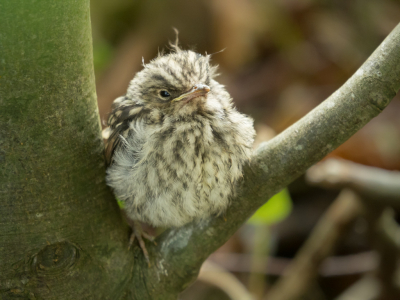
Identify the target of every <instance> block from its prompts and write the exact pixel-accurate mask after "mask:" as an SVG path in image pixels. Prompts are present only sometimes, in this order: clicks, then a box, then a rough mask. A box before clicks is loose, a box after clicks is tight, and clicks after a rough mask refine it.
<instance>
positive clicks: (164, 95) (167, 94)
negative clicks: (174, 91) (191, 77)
mask: <svg viewBox="0 0 400 300" xmlns="http://www.w3.org/2000/svg"><path fill="white" fill-rule="evenodd" d="M160 96H161V97H163V98H167V97H169V96H171V95H170V94H169V93H168V92H167V91H161V92H160Z"/></svg>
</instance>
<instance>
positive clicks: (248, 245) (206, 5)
mask: <svg viewBox="0 0 400 300" xmlns="http://www.w3.org/2000/svg"><path fill="white" fill-rule="evenodd" d="M91 14H92V30H93V43H94V49H93V51H94V64H95V73H96V84H97V95H98V102H99V110H100V115H101V119H102V122H103V125H104V124H105V123H104V122H105V121H106V119H107V114H108V113H109V111H110V107H111V103H112V101H113V100H114V99H115V98H117V97H119V96H121V95H123V94H124V93H125V91H126V89H127V86H128V83H129V81H130V80H131V79H132V78H133V76H134V74H135V73H136V72H137V71H139V70H140V69H141V63H142V57H143V59H144V61H145V62H148V61H149V60H151V59H152V58H154V57H155V56H156V55H157V53H158V51H159V50H161V49H165V50H167V51H168V47H167V46H168V41H171V40H174V39H175V33H174V31H173V28H177V29H178V30H179V40H180V44H181V46H182V48H189V49H194V50H196V51H197V52H199V53H203V54H204V53H206V52H207V53H216V52H218V53H216V54H215V55H213V56H212V62H213V63H214V64H218V65H219V67H220V69H219V71H220V74H221V75H220V76H219V77H218V78H217V80H218V81H219V82H221V83H223V84H224V85H226V87H227V90H228V91H229V92H230V94H231V96H232V97H233V99H234V102H235V104H236V106H237V107H238V109H239V110H240V111H242V112H244V113H246V114H248V115H250V116H252V117H253V118H254V119H255V126H256V129H257V133H258V136H257V141H256V144H258V143H259V142H260V141H263V140H267V139H270V138H271V137H273V136H274V134H277V133H279V132H281V131H283V130H284V129H285V128H287V127H288V126H290V125H291V124H292V123H294V122H296V121H297V120H298V119H300V118H301V117H302V116H304V115H305V114H306V113H308V112H309V111H310V110H311V109H313V108H314V107H315V106H317V105H318V104H319V103H320V102H322V101H323V100H324V99H325V98H327V97H328V96H329V95H330V94H331V93H333V92H334V91H335V90H336V89H337V88H339V87H340V86H341V85H342V84H343V83H344V82H345V81H346V80H347V79H348V78H349V77H350V76H351V75H352V74H353V73H354V72H355V71H356V70H357V68H358V67H359V66H360V65H361V64H362V63H363V62H364V61H365V60H366V59H367V58H368V56H369V55H370V54H371V53H372V52H373V51H374V49H375V48H376V47H377V46H378V45H379V44H380V42H381V41H382V40H383V39H384V38H385V37H386V35H387V34H388V33H389V32H390V31H391V30H392V29H393V28H394V27H395V26H396V25H397V23H398V22H399V20H400V3H399V1H395V0H379V1H372V0H354V1H349V0H320V1H312V0H215V1H214V0H192V1H187V0H165V1H159V0H146V1H144V0H141V1H139V0H114V1H108V0H96V1H92V3H91ZM223 49H224V51H222V52H220V51H221V50H223ZM399 116H400V100H399V96H397V97H396V99H394V100H393V101H392V103H391V104H390V105H389V106H388V107H387V108H386V109H385V110H384V112H383V113H382V114H381V115H379V116H378V117H377V118H375V119H374V120H372V121H371V122H370V123H369V124H368V125H367V126H365V127H364V128H363V129H362V130H361V131H359V132H358V133H357V134H356V135H355V136H353V137H352V138H351V139H350V140H349V141H348V142H346V143H345V144H343V145H342V146H341V147H339V148H338V149H337V150H335V151H334V152H333V153H332V154H330V156H334V157H341V158H345V159H349V160H353V161H355V162H359V163H362V164H366V165H372V166H377V167H381V168H385V169H390V170H396V169H397V170H398V169H400V117H399ZM266 184H267V183H266ZM289 192H290V196H291V199H292V201H293V207H292V204H291V202H290V196H289V195H288V194H287V191H286V192H284V194H283V195H281V198H282V199H283V200H281V201H283V204H281V205H277V206H278V207H281V208H280V209H279V208H278V209H277V210H276V214H277V216H275V217H274V216H268V217H266V218H267V219H268V220H266V222H264V223H263V222H262V221H261V222H259V221H256V222H254V219H253V222H251V223H249V224H247V225H246V226H244V227H243V228H242V229H241V230H240V231H239V233H237V234H236V235H235V236H234V237H233V238H232V239H231V240H230V241H229V242H228V243H227V244H226V245H225V246H223V247H222V248H221V249H220V250H219V251H218V253H219V255H218V257H222V256H221V255H223V254H226V255H233V254H235V255H238V256H235V257H236V258H237V259H239V260H240V259H242V261H241V262H242V264H241V265H242V266H243V267H240V268H239V267H237V266H236V267H235V266H232V265H229V263H228V264H227V263H225V264H224V268H225V269H227V270H228V271H232V272H233V274H234V275H235V278H237V279H238V280H239V281H240V282H242V283H243V285H244V286H245V287H246V289H249V290H250V291H251V292H252V294H253V295H255V299H257V297H258V298H260V296H257V295H261V294H263V293H264V292H265V290H266V289H267V288H268V286H269V285H270V284H271V283H272V282H273V281H274V280H275V278H276V276H278V275H280V271H279V268H278V271H276V270H275V271H271V270H265V272H264V273H263V274H261V275H260V274H258V273H257V274H255V273H254V272H252V263H251V262H252V257H253V258H254V257H255V255H264V256H265V257H267V255H268V254H270V255H272V256H275V257H281V258H285V259H290V258H291V257H293V255H294V254H295V253H296V251H297V250H298V248H299V247H300V246H301V244H302V243H303V241H304V239H305V238H306V237H307V235H308V233H309V232H310V230H311V228H312V227H313V225H314V224H315V222H316V221H317V220H318V218H319V217H320V216H321V214H322V212H323V211H324V210H325V209H326V208H327V207H328V206H329V204H330V203H331V202H332V200H333V199H334V198H335V197H336V195H337V193H338V191H326V190H322V189H318V188H315V187H310V186H308V185H307V184H306V183H305V182H304V180H303V179H302V178H300V179H299V180H297V181H296V182H294V183H293V184H292V185H291V186H289ZM278 201H280V200H278ZM275 205H276V204H275ZM274 209H276V207H275V208H274ZM290 211H291V214H290V215H289V216H288V217H286V215H287V214H288V213H289V212H290ZM274 213H275V210H274ZM260 216H261V217H260ZM262 216H263V215H262V214H261V215H259V217H258V218H259V219H262ZM284 217H286V218H284ZM280 219H284V220H283V221H282V222H279V223H276V222H272V221H271V220H276V221H278V220H280ZM271 222H272V223H273V224H272V225H271ZM353 231H354V232H351V233H349V236H348V237H347V238H346V239H345V240H344V241H343V243H342V245H341V247H340V249H338V252H337V253H338V254H351V253H357V252H360V251H366V250H368V246H367V243H366V241H365V239H366V238H365V237H364V236H363V234H362V233H360V230H358V231H357V230H356V229H354V230H353ZM260 241H263V242H260ZM218 257H217V256H215V257H214V259H213V263H216V264H218ZM246 259H247V260H246ZM246 261H248V264H247V265H246V264H245V263H244V262H246ZM246 266H247V267H246ZM281 271H282V270H281ZM360 275H361V274H353V275H343V276H327V277H322V278H321V280H320V282H319V284H318V285H317V286H316V288H315V289H313V291H310V295H309V298H305V299H335V297H336V296H337V295H339V294H340V293H341V292H342V291H343V290H344V289H345V288H346V287H348V286H349V285H350V284H351V283H352V282H354V281H355V280H356V279H357V278H358V277H357V276H360ZM182 299H194V300H196V299H230V298H229V297H228V296H227V295H226V293H224V292H222V291H221V290H220V289H219V288H217V287H215V286H213V285H211V284H208V283H205V282H204V281H203V282H200V281H199V282H197V283H196V284H195V285H194V286H192V287H191V288H189V289H188V290H187V291H186V292H185V293H184V294H182Z"/></svg>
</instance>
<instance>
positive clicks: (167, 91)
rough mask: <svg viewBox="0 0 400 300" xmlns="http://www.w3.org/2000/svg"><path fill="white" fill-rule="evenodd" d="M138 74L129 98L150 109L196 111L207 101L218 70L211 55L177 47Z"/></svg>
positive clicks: (130, 88)
mask: <svg viewBox="0 0 400 300" xmlns="http://www.w3.org/2000/svg"><path fill="white" fill-rule="evenodd" d="M143 66H144V68H143V70H141V71H140V72H138V73H137V74H136V76H135V77H134V78H133V80H132V81H131V83H130V86H129V88H128V92H127V95H126V96H127V97H129V98H130V99H132V100H134V101H135V102H138V103H141V104H143V105H145V106H146V107H148V108H158V109H161V110H165V111H171V112H172V111H177V110H179V111H181V112H182V111H187V112H190V111H193V110H194V109H195V108H196V107H198V106H199V105H201V103H204V102H205V101H206V100H207V95H208V93H209V92H210V90H211V89H212V82H211V81H212V79H213V77H214V76H215V71H216V67H212V66H210V55H201V54H198V53H195V52H193V51H189V50H181V49H179V48H178V47H175V51H174V52H173V53H170V54H166V55H159V56H158V57H157V58H155V59H154V60H152V61H151V62H150V63H148V64H143Z"/></svg>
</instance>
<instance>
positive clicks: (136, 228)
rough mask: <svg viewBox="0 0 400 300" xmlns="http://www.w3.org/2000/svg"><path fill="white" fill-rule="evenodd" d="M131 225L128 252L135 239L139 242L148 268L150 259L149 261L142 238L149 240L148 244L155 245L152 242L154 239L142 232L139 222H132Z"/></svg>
mask: <svg viewBox="0 0 400 300" xmlns="http://www.w3.org/2000/svg"><path fill="white" fill-rule="evenodd" d="M132 225H133V226H132V234H131V237H130V239H129V246H128V250H130V249H131V247H132V245H133V242H134V241H135V239H137V240H138V242H139V246H140V248H141V249H142V251H143V255H144V258H145V259H146V262H147V265H148V266H149V267H150V266H151V264H150V259H149V253H148V252H147V249H146V244H145V243H144V240H143V238H145V239H147V240H149V241H150V242H152V243H154V244H155V245H157V243H156V242H155V241H154V239H155V238H154V237H153V236H151V235H149V234H148V233H146V232H144V231H143V229H142V225H140V223H139V222H137V221H133V224H132Z"/></svg>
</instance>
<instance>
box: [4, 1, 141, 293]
mask: <svg viewBox="0 0 400 300" xmlns="http://www.w3.org/2000/svg"><path fill="white" fill-rule="evenodd" d="M0 20H1V25H0V27H1V31H0V76H1V77H0V299H13V298H21V299H104V298H109V299H118V298H119V297H120V295H121V293H122V292H123V290H124V288H123V287H124V284H126V283H127V282H128V281H129V280H130V279H131V272H130V270H131V268H132V264H133V260H134V258H133V256H132V253H129V252H128V250H127V249H128V245H127V238H128V228H127V226H126V225H124V223H123V222H122V220H121V216H120V213H119V209H118V207H117V205H116V203H115V200H114V197H113V195H112V193H111V192H110V190H109V189H108V188H107V187H106V185H105V182H104V175H105V169H104V163H103V157H102V151H103V143H102V140H101V137H100V123H99V117H98V109H97V103H96V94H95V85H94V75H93V66H92V45H91V29H90V17H89V1H86V0H85V1H73V0H63V1H51V0H45V1H24V2H23V3H22V2H20V1H1V2H0ZM94 287H95V288H94Z"/></svg>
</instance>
